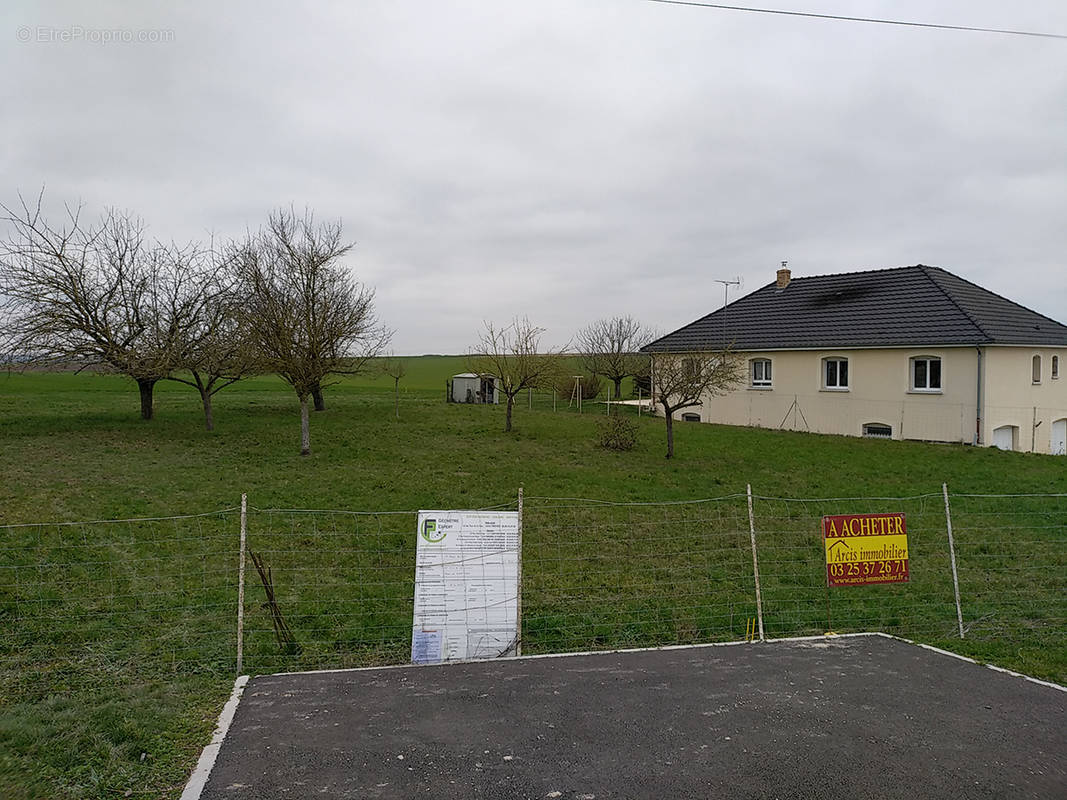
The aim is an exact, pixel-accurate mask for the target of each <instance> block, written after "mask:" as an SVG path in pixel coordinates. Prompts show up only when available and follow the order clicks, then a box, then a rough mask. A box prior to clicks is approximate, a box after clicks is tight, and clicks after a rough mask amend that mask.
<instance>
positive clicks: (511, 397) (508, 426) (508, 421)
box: [504, 394, 515, 433]
mask: <svg viewBox="0 0 1067 800" xmlns="http://www.w3.org/2000/svg"><path fill="white" fill-rule="evenodd" d="M514 405H515V396H514V395H510V394H509V395H508V410H507V414H506V416H505V417H504V419H505V420H506V422H505V423H504V433H507V432H508V431H510V430H511V409H512V406H514Z"/></svg>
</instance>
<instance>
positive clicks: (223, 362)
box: [168, 249, 262, 431]
mask: <svg viewBox="0 0 1067 800" xmlns="http://www.w3.org/2000/svg"><path fill="white" fill-rule="evenodd" d="M202 255H203V260H204V262H205V263H204V265H203V266H202V267H201V268H200V269H198V270H197V271H196V273H195V280H193V281H184V282H183V283H184V285H185V286H186V289H185V292H184V294H185V298H184V303H185V304H187V305H189V306H190V307H192V308H193V309H195V313H193V314H190V318H191V324H187V325H185V326H183V328H182V329H181V331H182V335H181V337H180V347H179V352H178V354H177V356H176V358H175V366H176V367H177V368H178V369H180V370H182V371H181V372H176V373H174V374H171V375H169V376H168V379H169V380H172V381H177V382H178V383H184V384H186V385H188V386H192V387H193V388H194V389H196V390H197V391H198V392H199V393H200V402H201V405H202V406H203V409H204V426H205V427H206V428H207V429H208V430H209V431H210V430H214V429H215V420H214V411H213V409H212V398H213V397H214V396H215V395H216V394H217V393H218V392H220V391H221V390H222V389H225V388H226V387H227V386H230V385H232V384H234V383H236V382H237V381H239V380H241V379H243V378H246V377H248V376H249V375H253V374H255V373H257V372H259V371H261V362H262V358H261V356H260V353H259V350H258V348H257V347H256V343H255V342H254V341H253V340H252V338H251V337H250V336H249V334H248V331H247V328H246V327H245V326H244V325H242V324H241V313H242V312H241V310H242V307H243V303H244V298H243V297H242V296H241V293H240V290H239V283H238V281H237V275H236V271H235V267H236V264H237V260H238V257H239V252H238V251H235V250H232V249H231V251H230V252H228V253H222V254H218V253H216V252H214V251H213V250H208V251H206V252H205V253H203V254H202ZM186 373H187V374H188V376H189V377H188V378H187V377H185V374H186Z"/></svg>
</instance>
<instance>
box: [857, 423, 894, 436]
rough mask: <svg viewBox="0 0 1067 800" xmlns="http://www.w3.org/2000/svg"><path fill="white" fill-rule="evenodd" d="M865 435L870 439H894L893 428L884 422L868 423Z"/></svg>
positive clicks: (864, 428) (864, 427)
mask: <svg viewBox="0 0 1067 800" xmlns="http://www.w3.org/2000/svg"><path fill="white" fill-rule="evenodd" d="M863 435H864V436H866V437H868V438H870V439H892V438H893V426H891V425H886V424H885V423H883V422H868V423H866V424H865V425H864V426H863Z"/></svg>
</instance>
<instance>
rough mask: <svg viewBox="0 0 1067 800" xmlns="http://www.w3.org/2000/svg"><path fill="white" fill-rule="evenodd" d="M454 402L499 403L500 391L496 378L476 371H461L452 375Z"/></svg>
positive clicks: (452, 398) (452, 399)
mask: <svg viewBox="0 0 1067 800" xmlns="http://www.w3.org/2000/svg"><path fill="white" fill-rule="evenodd" d="M449 399H450V400H451V401H452V402H453V403H499V402H500V392H498V391H497V390H496V378H495V377H493V376H492V375H479V374H477V373H476V372H461V373H460V374H459V375H453V376H452V393H451V394H450V395H449Z"/></svg>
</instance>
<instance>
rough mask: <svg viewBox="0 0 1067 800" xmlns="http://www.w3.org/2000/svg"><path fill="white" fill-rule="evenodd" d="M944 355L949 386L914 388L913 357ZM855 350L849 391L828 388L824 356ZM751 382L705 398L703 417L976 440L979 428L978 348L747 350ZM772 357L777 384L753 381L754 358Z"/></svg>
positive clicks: (847, 354)
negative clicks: (875, 427) (882, 428)
mask: <svg viewBox="0 0 1067 800" xmlns="http://www.w3.org/2000/svg"><path fill="white" fill-rule="evenodd" d="M913 356H934V357H938V358H940V359H941V370H942V387H943V388H942V391H941V392H940V393H927V392H923V393H917V392H912V391H911V389H910V372H909V370H910V368H911V367H910V359H911V358H912V357H913ZM827 357H842V358H847V359H848V362H849V388H848V390H847V391H844V390H834V389H825V388H823V359H824V358H827ZM744 358H745V369H746V378H745V382H744V384H743V385H742V386H741V387H739V388H738V389H736V390H734V391H733V392H730V393H729V394H728V395H726V396H724V397H715V398H712V399H710V400H705V402H704V404H703V405H702V407H701V409H700V413H701V419H702V420H704V421H708V422H721V423H724V424H727V425H752V426H758V427H764V428H785V429H789V430H807V431H811V432H813V433H836V434H844V435H848V436H861V435H862V434H863V426H864V425H865V424H869V423H878V424H883V425H888V426H889V427H890V428H891V429H892V436H893V438H894V439H924V440H934V441H947V442H971V441H972V440H973V438H974V430H975V413H974V409H975V386H976V384H975V381H976V376H977V356H976V352H975V350H974V349H973V348H971V349H961V348H922V349H899V350H897V349H893V350H820V351H783V352H765V353H760V352H751V353H745V354H744ZM757 358H766V359H769V360H770V361H771V364H772V368H771V371H772V387H771V388H770V389H764V388H756V387H752V386H750V385H749V384H750V380H749V379H750V372H749V362H750V361H751V360H752V359H757Z"/></svg>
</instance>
